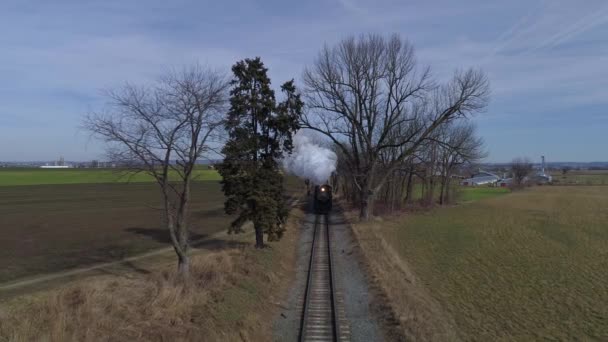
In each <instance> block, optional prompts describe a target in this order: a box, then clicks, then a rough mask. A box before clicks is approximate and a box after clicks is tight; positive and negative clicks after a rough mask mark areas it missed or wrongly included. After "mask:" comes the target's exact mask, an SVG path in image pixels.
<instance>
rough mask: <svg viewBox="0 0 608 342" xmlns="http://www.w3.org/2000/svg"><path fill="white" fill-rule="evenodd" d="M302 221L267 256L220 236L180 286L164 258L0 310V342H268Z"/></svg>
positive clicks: (241, 238)
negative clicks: (220, 240) (219, 243)
mask: <svg viewBox="0 0 608 342" xmlns="http://www.w3.org/2000/svg"><path fill="white" fill-rule="evenodd" d="M301 218H302V213H301V212H300V211H295V213H292V217H291V219H290V221H289V223H288V229H287V232H286V234H285V236H284V237H283V240H281V241H280V242H278V243H271V244H270V245H271V248H269V249H265V250H261V251H260V250H255V249H254V248H253V244H252V243H251V242H252V241H253V236H252V234H241V235H236V236H234V235H233V236H225V237H224V239H226V240H227V241H230V242H232V244H228V246H229V247H226V248H222V249H220V250H204V249H203V250H197V251H196V252H195V255H194V257H193V260H192V271H191V279H190V280H189V281H188V282H186V283H185V284H181V283H179V282H176V274H175V272H174V269H175V261H174V255H171V253H169V255H167V258H168V259H167V260H168V261H167V260H166V261H165V263H160V264H158V263H157V264H156V265H151V264H149V263H148V264H146V263H142V264H138V263H135V264H134V265H131V266H130V268H131V271H130V272H122V273H114V272H111V271H109V272H108V273H109V275H104V276H97V277H90V278H86V279H84V280H80V281H77V282H74V283H71V284H69V285H67V286H64V287H63V288H61V289H57V290H51V291H45V292H41V293H38V294H35V295H28V296H24V297H19V298H15V299H12V300H10V301H8V302H5V303H2V306H1V307H0V341H32V340H38V341H134V340H138V341H240V340H245V341H269V340H271V339H272V335H271V334H272V322H273V319H274V317H275V316H276V313H277V310H278V309H279V307H278V305H279V304H278V302H279V301H280V299H281V298H282V297H283V296H284V295H285V293H286V291H287V289H288V285H289V284H290V282H291V279H293V276H294V263H295V253H296V252H295V251H296V250H297V248H296V242H297V229H296V225H297V224H298V223H299V220H300V219H301ZM235 242H239V243H238V246H236V247H235V246H233V245H234V243H235ZM230 246H231V247H230ZM133 270H137V272H134V271H133Z"/></svg>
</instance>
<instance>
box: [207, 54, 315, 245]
mask: <svg viewBox="0 0 608 342" xmlns="http://www.w3.org/2000/svg"><path fill="white" fill-rule="evenodd" d="M267 71H268V69H267V68H265V67H264V63H262V61H261V59H260V58H259V57H257V58H255V59H245V60H243V61H240V62H237V63H236V64H235V65H234V66H233V67H232V72H233V73H234V78H233V80H232V81H231V86H232V89H231V91H230V111H229V112H228V114H227V118H226V130H227V131H228V133H229V140H228V142H227V143H226V145H225V146H224V148H223V150H222V152H223V154H224V156H225V157H224V161H223V162H222V163H221V164H220V165H219V167H218V171H219V173H220V174H221V175H222V177H223V180H222V189H223V191H224V194H225V196H226V198H227V199H226V202H225V211H226V213H227V214H237V215H238V217H237V218H236V219H235V220H234V221H233V222H232V224H231V228H230V232H235V233H238V232H241V231H242V228H241V227H242V226H243V224H244V223H245V222H247V221H252V222H253V225H254V228H255V233H256V234H255V236H256V247H258V248H263V247H264V233H266V234H268V240H270V241H273V240H278V239H280V238H281V236H282V234H283V232H284V230H285V228H284V224H283V223H284V222H285V219H286V218H287V214H288V209H287V207H286V205H285V203H284V199H283V176H282V174H281V172H280V169H279V163H278V161H279V159H280V158H281V157H282V156H283V154H284V153H291V150H292V148H293V145H292V135H293V133H294V132H295V131H296V130H297V129H298V128H299V127H298V121H299V118H300V115H301V112H302V107H303V103H302V101H301V100H300V95H299V94H298V93H297V92H296V87H295V85H294V82H293V80H291V81H289V82H286V83H285V84H283V85H282V86H281V90H282V92H283V93H284V94H285V97H286V98H285V100H284V101H283V102H281V103H279V104H277V103H276V100H275V95H274V91H273V90H272V89H271V88H270V79H269V78H268V75H267Z"/></svg>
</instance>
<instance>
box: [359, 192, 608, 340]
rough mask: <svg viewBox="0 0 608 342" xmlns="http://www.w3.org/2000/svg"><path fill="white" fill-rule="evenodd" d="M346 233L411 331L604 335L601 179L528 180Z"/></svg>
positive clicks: (606, 222) (518, 336)
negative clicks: (595, 182)
mask: <svg viewBox="0 0 608 342" xmlns="http://www.w3.org/2000/svg"><path fill="white" fill-rule="evenodd" d="M355 231H356V233H357V235H358V237H359V239H360V242H361V244H362V247H363V251H364V253H366V255H367V260H368V262H369V263H370V264H371V265H370V266H371V267H370V269H371V270H372V271H373V272H374V276H375V278H376V280H377V281H378V282H379V283H380V284H381V286H382V287H383V289H384V291H385V292H387V294H388V296H389V298H390V300H391V301H392V303H393V309H394V311H396V312H397V314H398V316H399V317H400V319H401V326H402V328H403V330H404V331H405V332H406V334H408V335H409V336H410V337H412V338H416V339H419V340H452V339H462V340H481V341H488V340H498V339H507V340H523V341H529V340H539V339H559V340H581V339H582V340H589V339H593V340H604V339H607V338H608V305H606V303H608V287H607V286H606V284H607V283H608V273H606V272H605V271H604V270H606V269H608V254H607V251H608V250H607V249H606V243H607V242H608V189H607V188H605V187H601V186H599V187H549V186H546V187H537V188H532V189H527V190H525V191H521V192H517V193H513V194H511V195H509V196H500V197H496V198H488V199H484V200H480V201H477V202H474V203H468V204H463V205H460V206H455V207H449V208H437V209H435V210H433V211H430V212H426V213H417V214H411V215H406V216H404V217H401V218H392V219H388V220H376V221H373V222H369V223H360V224H356V225H355Z"/></svg>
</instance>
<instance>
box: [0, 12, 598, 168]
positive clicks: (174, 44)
mask: <svg viewBox="0 0 608 342" xmlns="http://www.w3.org/2000/svg"><path fill="white" fill-rule="evenodd" d="M0 32H1V33H0V161H28V160H53V159H57V158H59V156H63V157H64V158H65V159H66V160H73V161H86V160H91V159H97V158H101V157H103V145H102V144H101V143H100V142H98V141H96V140H94V139H91V138H90V136H89V135H88V133H86V132H84V131H82V130H81V129H80V128H79V126H80V124H81V122H82V119H83V116H84V115H86V113H88V112H90V111H92V110H99V109H101V108H102V107H103V104H104V98H103V96H102V90H104V89H109V88H113V87H117V86H120V85H122V84H124V83H125V82H131V83H137V84H147V83H150V82H153V81H154V80H155V79H156V78H157V77H158V76H159V75H161V74H162V73H163V72H165V71H167V70H168V69H171V68H175V67H183V66H186V65H189V64H192V63H201V64H203V65H207V66H210V67H213V68H217V69H220V70H226V72H229V68H230V66H231V65H232V64H233V63H234V62H236V61H237V60H240V59H243V58H248V57H255V56H260V57H261V58H262V59H263V61H264V62H265V64H266V66H267V67H268V68H269V69H270V70H269V74H270V77H271V79H272V80H273V82H274V83H273V84H274V85H275V86H278V85H279V84H281V83H283V82H284V81H286V80H289V79H291V78H295V80H296V82H299V80H300V79H301V74H302V70H303V68H304V67H305V66H306V65H308V64H310V63H312V62H313V61H314V58H315V56H316V55H317V53H318V52H319V49H320V48H321V47H322V46H323V44H329V45H331V44H335V43H337V42H339V41H340V40H341V39H344V38H346V37H348V36H350V35H359V34H363V33H370V32H371V33H380V34H386V35H389V34H392V33H397V34H399V35H401V36H402V37H403V38H406V39H408V40H409V41H410V42H411V43H412V44H413V45H414V46H415V48H416V54H417V59H418V62H419V63H420V64H421V65H428V66H430V67H431V70H432V71H433V75H434V76H435V77H436V78H437V79H438V80H440V81H445V80H447V79H449V77H450V76H451V74H452V73H453V72H454V71H456V70H457V69H464V68H468V67H479V68H481V69H483V70H484V71H485V72H486V73H487V75H488V78H489V79H490V82H491V89H492V97H491V102H490V105H489V106H488V108H487V110H486V111H485V112H484V113H481V114H478V115H476V117H475V118H474V121H475V122H476V123H477V126H478V133H479V135H480V136H482V137H483V138H484V140H485V142H486V146H487V149H488V151H489V157H488V158H487V160H486V161H488V162H507V161H510V160H511V159H513V158H514V157H517V156H527V157H530V158H532V159H533V160H537V159H540V156H541V155H545V156H546V157H547V160H548V161H580V162H583V161H608V148H607V147H608V110H607V108H608V2H606V1H604V0H598V1H593V0H585V1H574V0H571V1H558V0H551V1H539V0H527V1H519V0H517V1H487V0H459V1H448V0H445V1H397V0H377V1H372V0H310V1H297V2H290V1H285V0H280V1H279V0H234V1H233V0H223V1H200V0H199V1H182V0H174V1H164V0H163V1H159V0H146V1H143V0H139V1H134V0H131V1H128V0H121V1H115V0H106V1H82V0H73V1H68V0H55V1H28V0H21V1H12V0H5V1H2V3H1V4H0Z"/></svg>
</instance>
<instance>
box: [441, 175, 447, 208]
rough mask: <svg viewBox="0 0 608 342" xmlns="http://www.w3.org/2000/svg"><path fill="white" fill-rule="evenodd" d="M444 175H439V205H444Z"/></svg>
mask: <svg viewBox="0 0 608 342" xmlns="http://www.w3.org/2000/svg"><path fill="white" fill-rule="evenodd" d="M446 182H447V180H446V177H444V176H442V177H441V191H440V192H439V204H440V205H444V204H445V197H446V195H445V191H446V186H445V185H446Z"/></svg>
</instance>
